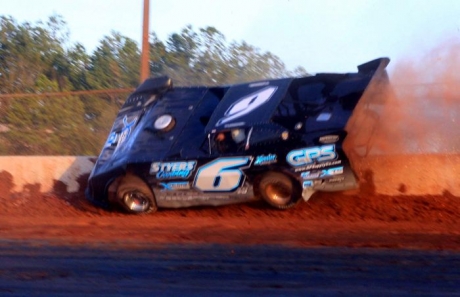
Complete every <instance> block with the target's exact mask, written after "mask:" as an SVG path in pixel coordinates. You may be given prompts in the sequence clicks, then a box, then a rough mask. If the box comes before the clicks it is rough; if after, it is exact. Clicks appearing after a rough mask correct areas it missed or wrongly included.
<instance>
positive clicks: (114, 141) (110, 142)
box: [105, 132, 118, 147]
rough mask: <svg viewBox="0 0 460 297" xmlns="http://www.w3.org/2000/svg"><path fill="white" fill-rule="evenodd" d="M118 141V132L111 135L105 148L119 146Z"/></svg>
mask: <svg viewBox="0 0 460 297" xmlns="http://www.w3.org/2000/svg"><path fill="white" fill-rule="evenodd" d="M117 140H118V133H117V132H112V133H110V135H109V138H107V142H106V144H105V147H108V146H112V145H115V144H117Z"/></svg>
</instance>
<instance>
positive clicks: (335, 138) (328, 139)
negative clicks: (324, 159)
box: [319, 135, 340, 144]
mask: <svg viewBox="0 0 460 297" xmlns="http://www.w3.org/2000/svg"><path fill="white" fill-rule="evenodd" d="M339 139H340V137H339V135H324V136H321V137H320V138H319V142H321V143H325V144H328V143H335V142H337V141H339Z"/></svg>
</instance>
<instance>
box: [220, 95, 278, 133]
mask: <svg viewBox="0 0 460 297" xmlns="http://www.w3.org/2000/svg"><path fill="white" fill-rule="evenodd" d="M277 88H278V87H275V86H268V87H265V88H263V89H261V90H259V91H257V92H254V93H251V94H249V95H247V96H244V97H242V98H240V99H238V100H237V101H236V102H235V103H233V104H232V105H231V106H230V107H229V108H228V109H227V110H226V111H225V113H224V116H223V117H222V118H221V119H220V120H219V121H218V122H217V124H216V126H221V125H224V124H227V123H228V122H231V121H233V120H235V119H238V118H240V117H242V116H244V115H247V114H248V113H250V112H252V111H254V110H256V109H257V108H259V107H260V106H261V105H263V104H264V103H266V102H267V101H268V100H270V98H271V97H272V96H273V94H274V93H275V91H276V89H277ZM226 127H228V125H227V126H226Z"/></svg>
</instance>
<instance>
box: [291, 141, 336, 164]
mask: <svg viewBox="0 0 460 297" xmlns="http://www.w3.org/2000/svg"><path fill="white" fill-rule="evenodd" d="M336 158H337V153H336V152H335V145H333V144H329V145H323V146H315V147H309V148H303V149H299V150H293V151H290V152H289V153H288V154H287V156H286V161H287V162H288V163H289V164H291V165H292V166H302V165H308V164H312V163H315V162H326V161H331V160H335V159H336Z"/></svg>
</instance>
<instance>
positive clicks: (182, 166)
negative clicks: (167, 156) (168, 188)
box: [150, 161, 196, 179]
mask: <svg viewBox="0 0 460 297" xmlns="http://www.w3.org/2000/svg"><path fill="white" fill-rule="evenodd" d="M195 166H196V161H183V162H154V163H152V165H151V166H150V174H152V175H153V174H155V176H156V178H158V179H174V178H179V179H186V178H188V177H189V176H190V174H191V173H192V172H193V170H194V169H195Z"/></svg>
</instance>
